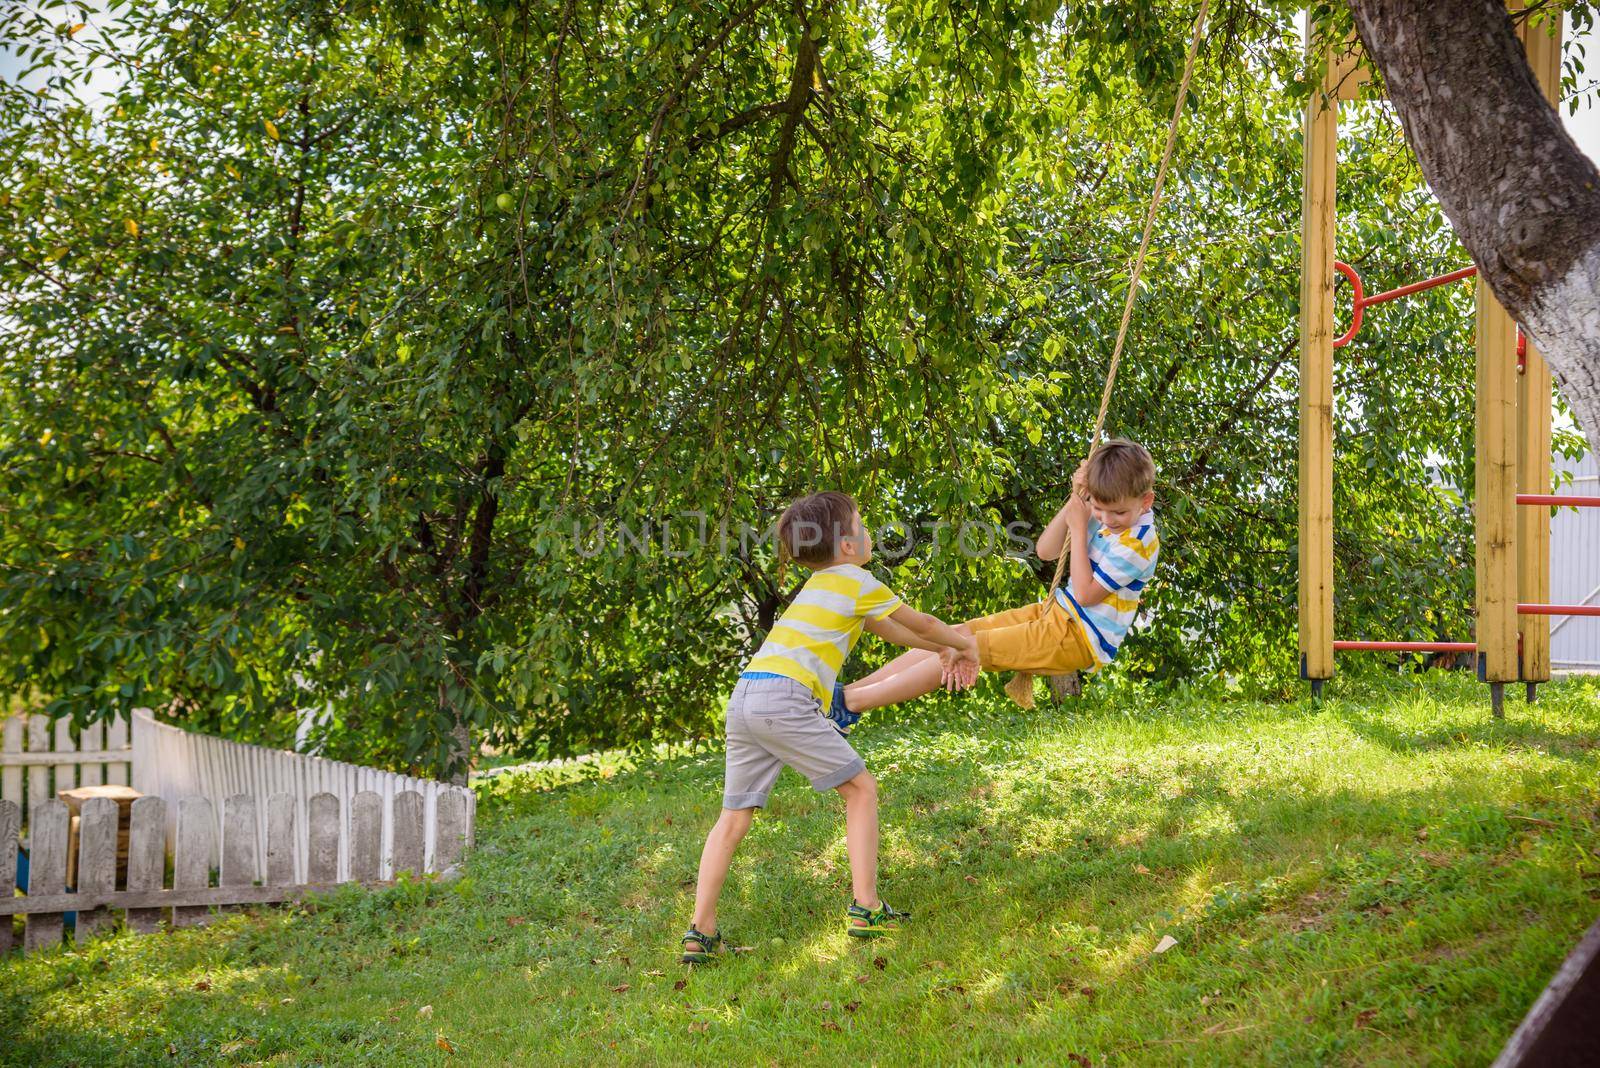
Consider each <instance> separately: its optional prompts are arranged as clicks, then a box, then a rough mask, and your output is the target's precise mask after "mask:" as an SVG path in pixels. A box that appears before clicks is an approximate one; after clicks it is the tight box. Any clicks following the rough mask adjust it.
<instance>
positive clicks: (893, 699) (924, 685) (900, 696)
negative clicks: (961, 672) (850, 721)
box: [844, 650, 944, 712]
mask: <svg viewBox="0 0 1600 1068" xmlns="http://www.w3.org/2000/svg"><path fill="white" fill-rule="evenodd" d="M920 651H921V650H919V652H920ZM943 675H944V668H943V665H941V664H940V663H939V657H938V654H936V653H929V654H927V656H926V658H924V659H920V660H918V661H916V662H915V663H912V664H908V665H907V666H906V667H905V669H904V670H902V671H899V672H897V673H896V674H893V675H890V676H889V677H888V678H885V679H884V680H883V681H881V682H868V681H867V680H865V679H863V680H862V681H860V682H853V683H851V684H850V685H849V686H846V687H845V688H844V703H845V704H846V705H847V706H849V708H850V711H852V712H870V711H871V710H872V709H874V708H882V707H883V706H884V705H897V704H899V703H900V702H901V701H909V700H911V699H912V698H914V697H921V696H922V695H923V694H927V693H932V692H933V691H935V690H937V689H939V687H940V685H941V683H942V681H943Z"/></svg>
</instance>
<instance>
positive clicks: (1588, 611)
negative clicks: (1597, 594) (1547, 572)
mask: <svg viewBox="0 0 1600 1068" xmlns="http://www.w3.org/2000/svg"><path fill="white" fill-rule="evenodd" d="M1517 615H1519V616H1600V604H1519V605H1517Z"/></svg>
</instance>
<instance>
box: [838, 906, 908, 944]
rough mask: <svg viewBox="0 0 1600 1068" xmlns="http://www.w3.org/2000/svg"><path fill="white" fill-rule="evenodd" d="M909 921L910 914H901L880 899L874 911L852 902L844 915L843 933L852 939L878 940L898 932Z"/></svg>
mask: <svg viewBox="0 0 1600 1068" xmlns="http://www.w3.org/2000/svg"><path fill="white" fill-rule="evenodd" d="M909 919H911V913H909V912H902V911H900V910H899V909H897V908H895V907H894V906H893V905H891V904H889V903H888V902H887V901H884V900H881V899H880V900H879V901H878V907H877V908H875V909H869V908H867V907H866V906H865V905H858V904H856V903H855V902H854V901H852V902H850V908H849V909H848V910H846V912H845V914H844V933H845V934H847V935H849V936H850V937H852V938H879V937H881V936H883V935H886V934H893V933H894V932H895V931H898V930H900V928H901V926H902V925H904V923H905V922H906V921H907V920H909Z"/></svg>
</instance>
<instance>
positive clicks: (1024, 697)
mask: <svg viewBox="0 0 1600 1068" xmlns="http://www.w3.org/2000/svg"><path fill="white" fill-rule="evenodd" d="M1210 10H1211V0H1200V12H1199V14H1197V15H1196V16H1195V20H1194V32H1193V34H1192V35H1191V36H1190V38H1189V54H1188V56H1187V57H1185V59H1184V61H1183V78H1182V80H1181V81H1179V82H1178V99H1177V101H1176V102H1175V103H1174V104H1173V105H1172V122H1171V123H1169V124H1168V125H1167V147H1166V150H1165V151H1163V152H1162V153H1161V166H1160V167H1159V168H1157V169H1156V185H1155V189H1154V190H1153V191H1152V192H1151V194H1150V206H1149V208H1147V209H1146V210H1145V213H1144V233H1143V234H1141V235H1140V237H1139V254H1138V255H1137V256H1135V257H1134V258H1133V271H1132V272H1131V273H1130V274H1129V276H1128V296H1127V298H1126V299H1125V300H1124V301H1123V303H1122V323H1121V324H1120V325H1119V326H1118V327H1117V342H1116V344H1115V345H1113V346H1112V347H1111V364H1110V366H1109V367H1107V368H1106V385H1105V389H1103V390H1101V392H1100V412H1099V414H1098V415H1096V416H1095V418H1094V436H1093V437H1091V438H1090V439H1089V448H1090V450H1091V451H1092V450H1093V449H1094V447H1095V446H1096V445H1098V444H1099V443H1100V435H1101V434H1102V433H1103V432H1104V431H1105V428H1106V410H1107V409H1108V408H1110V407H1111V387H1112V385H1114V384H1115V383H1116V381H1117V365H1118V364H1120V363H1121V362H1122V346H1123V343H1124V342H1125V341H1127V339H1128V323H1129V321H1130V320H1132V318H1133V301H1134V298H1135V297H1137V296H1138V294H1139V275H1140V274H1141V273H1142V272H1143V271H1144V257H1145V253H1146V252H1147V251H1148V250H1149V248H1150V231H1151V229H1152V228H1153V227H1154V226H1155V221H1156V211H1157V210H1158V209H1159V208H1160V207H1161V189H1162V187H1163V186H1164V185H1165V184H1166V181H1167V166H1168V165H1169V164H1170V163H1171V162H1172V150H1173V149H1174V148H1175V147H1176V146H1177V144H1178V126H1179V124H1180V123H1181V122H1182V120H1183V105H1184V102H1185V101H1186V100H1187V99H1188V97H1189V79H1190V78H1191V77H1193V75H1194V59H1195V55H1196V54H1197V53H1198V52H1199V51H1200V36H1201V34H1202V32H1203V31H1204V30H1205V25H1206V15H1207V14H1208V13H1209V12H1210ZM1072 492H1076V488H1074V490H1073V491H1072ZM1071 556H1072V532H1071V531H1070V530H1069V531H1067V536H1066V537H1064V538H1062V539H1061V555H1060V556H1059V557H1057V558H1056V575H1055V578H1053V579H1051V580H1050V596H1052V597H1054V596H1055V592H1056V590H1058V589H1060V588H1061V579H1062V578H1063V577H1064V576H1065V575H1066V573H1067V560H1068V558H1069V557H1071ZM1006 693H1008V694H1010V695H1011V699H1012V700H1013V701H1016V702H1017V704H1019V705H1021V706H1022V707H1023V708H1032V707H1033V676H1032V675H1031V674H1029V673H1027V672H1025V671H1019V672H1017V673H1015V674H1014V675H1013V676H1012V677H1011V681H1010V682H1008V683H1006Z"/></svg>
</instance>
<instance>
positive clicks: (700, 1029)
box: [689, 1020, 711, 1035]
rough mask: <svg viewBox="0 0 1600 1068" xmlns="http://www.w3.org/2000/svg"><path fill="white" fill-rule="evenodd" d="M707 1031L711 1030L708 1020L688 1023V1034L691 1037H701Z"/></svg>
mask: <svg viewBox="0 0 1600 1068" xmlns="http://www.w3.org/2000/svg"><path fill="white" fill-rule="evenodd" d="M709 1030H711V1023H710V1021H708V1020H691V1021H689V1033H690V1034H691V1035H703V1034H705V1033H706V1032H707V1031H709Z"/></svg>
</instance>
